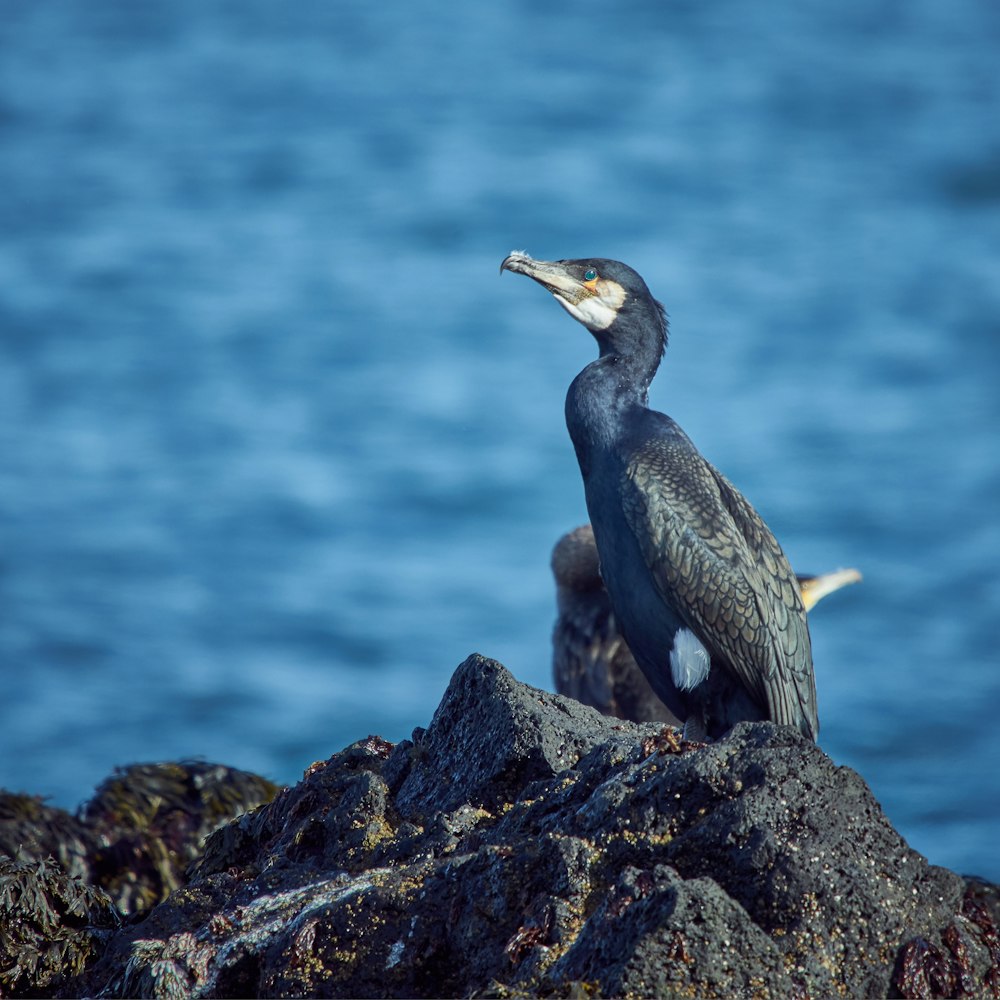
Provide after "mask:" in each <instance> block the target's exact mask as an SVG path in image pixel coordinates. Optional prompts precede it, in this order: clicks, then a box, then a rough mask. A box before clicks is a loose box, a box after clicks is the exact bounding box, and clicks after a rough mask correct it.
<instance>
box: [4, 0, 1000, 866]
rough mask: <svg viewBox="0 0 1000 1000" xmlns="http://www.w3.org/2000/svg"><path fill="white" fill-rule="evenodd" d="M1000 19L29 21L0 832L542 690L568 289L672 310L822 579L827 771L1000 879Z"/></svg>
mask: <svg viewBox="0 0 1000 1000" xmlns="http://www.w3.org/2000/svg"><path fill="white" fill-rule="evenodd" d="M998 65H1000V6H998V5H997V4H996V3H995V2H993V0H954V2H952V3H948V4H940V3H937V2H933V0H905V2H882V3H874V4H873V3H871V2H870V0H843V2H840V3H836V4H834V3H830V2H819V0H804V2H801V3H798V4H795V5H787V4H780V3H775V2H762V3H756V4H745V3H740V2H736V0H720V2H716V3H712V4H703V3H693V2H679V3H677V2H674V3H660V2H651V0H631V2H630V0H626V2H623V3H621V4H617V5H608V4H604V3H598V2H596V0H576V2H575V3H573V4H562V3H558V4H538V3H529V2H525V0H512V2H508V3H504V4H487V5H473V4H466V5H458V4H448V3H429V2H414V3H408V4H398V5H392V4H389V5H387V4H371V3H367V2H360V0H337V2H322V3H321V2H314V0H304V2H299V3H295V4H277V3H270V2H266V0H239V2H235V0H234V2H231V3H225V2H204V0H170V2H169V3H167V2H151V3H143V4H134V3H129V2H126V0H121V2H112V0H88V2H87V3H85V4H83V3H73V2H61V0H55V2H48V3H44V4H43V3H38V2H36V0H6V2H5V3H4V14H3V18H2V19H0V677H2V686H3V688H2V691H3V693H2V700H0V785H4V786H6V787H7V788H10V789H16V790H25V791H30V792H33V793H38V794H43V795H47V796H50V797H51V799H52V800H53V801H54V802H55V803H56V804H58V805H62V806H65V807H68V808H73V807H75V806H76V805H77V804H78V803H79V802H80V801H82V800H83V799H85V798H87V797H88V796H89V794H90V792H91V790H92V788H93V786H94V785H95V783H97V782H99V781H100V780H101V779H102V778H104V777H105V776H106V775H107V774H108V773H109V772H110V771H111V770H112V769H113V768H114V767H115V766H116V765H120V764H126V763H130V762H133V761H138V760H143V761H145V760H157V759H170V758H179V757H189V756H201V757H204V758H207V759H210V760H219V761H222V762H225V763H227V764H230V765H235V766H241V767H245V768H249V769H252V770H255V771H258V772H260V773H263V774H265V775H267V776H269V777H271V778H273V779H277V780H281V781H287V782H292V781H295V780H297V779H298V777H299V776H300V774H301V772H302V770H303V768H305V767H306V766H308V765H309V764H310V763H311V762H312V761H313V760H315V759H319V758H324V757H327V756H329V755H330V754H331V753H333V752H335V751H336V750H339V749H340V748H342V747H343V746H344V745H346V744H347V743H349V742H350V741H353V740H355V739H358V738H361V737H364V736H366V735H367V734H369V733H379V734H381V735H383V736H385V737H386V738H388V739H390V740H398V739H401V738H403V737H405V736H407V735H409V733H410V730H411V729H412V728H413V727H414V726H418V725H426V724H427V723H428V722H429V720H430V717H431V714H432V713H433V710H434V708H435V706H436V705H437V703H438V701H439V700H440V697H441V695H442V693H443V692H444V689H445V687H446V685H447V682H448V680H449V677H450V675H451V673H452V671H453V670H454V668H455V667H456V666H457V664H458V663H459V662H460V661H461V660H463V659H464V658H465V656H466V655H467V654H469V653H470V652H472V651H479V652H482V653H484V654H487V655H490V656H493V657H496V658H498V659H500V660H501V661H502V662H503V663H505V664H506V666H507V667H508V668H510V669H511V670H512V671H513V672H514V673H515V674H516V675H517V676H518V677H519V678H520V679H522V680H524V681H527V682H530V683H532V684H535V685H539V686H543V687H549V686H550V674H549V670H550V667H549V653H550V646H549V637H550V629H551V625H552V621H553V617H554V595H553V587H552V583H551V577H550V574H549V568H548V558H549V552H550V549H551V546H552V545H553V543H554V542H555V541H556V539H557V537H558V536H559V535H560V534H561V533H562V532H563V531H565V530H567V529H569V528H571V527H573V526H574V525H576V524H578V523H581V522H583V521H585V520H586V512H585V508H584V503H583V495H582V489H581V486H580V482H579V475H578V472H577V469H576V465H575V460H574V457H573V453H572V448H571V446H570V442H569V439H568V437H567V434H566V430H565V427H564V424H563V415H562V407H563V398H564V394H565V390H566V387H567V386H568V384H569V382H570V380H571V379H572V378H573V376H574V375H575V374H576V372H577V371H578V370H579V369H580V368H581V367H582V366H583V365H584V364H585V363H587V362H588V361H589V360H590V359H591V358H592V357H593V356H594V345H593V342H592V341H591V338H590V337H589V336H588V335H587V333H586V331H584V330H583V328H582V327H580V326H578V325H577V324H575V323H573V322H572V320H570V319H569V318H568V317H567V316H565V315H564V314H563V313H562V311H561V310H560V309H559V308H558V306H557V305H556V304H555V303H554V302H553V301H552V300H551V299H550V297H549V296H547V295H546V294H545V293H544V292H542V290H541V289H539V288H537V287H536V286H534V285H532V284H531V283H530V282H527V281H525V280H524V279H521V278H515V277H511V276H509V275H506V276H504V278H503V279H502V280H501V279H500V278H499V277H498V273H497V272H498V267H499V264H500V261H501V259H502V258H503V257H504V256H505V254H506V253H507V252H508V251H509V250H511V249H512V248H515V247H516V248H522V247H526V248H527V249H528V250H529V251H530V252H532V253H533V254H535V255H536V256H540V257H548V258H559V257H579V256H591V255H593V256H607V257H618V258H620V259H623V260H626V261H627V262H629V263H631V264H632V265H633V266H635V267H636V268H637V269H638V270H639V271H640V272H641V273H642V274H643V275H644V276H645V278H646V279H647V281H648V283H649V285H650V286H651V287H652V289H653V290H654V292H655V293H656V294H657V295H658V296H659V297H660V298H662V299H663V300H664V302H665V304H666V305H667V308H668V311H669V313H670V316H671V320H672V341H671V346H670V348H669V350H668V352H667V356H666V361H665V364H664V367H663V369H662V370H661V373H660V375H659V377H658V379H657V380H656V382H654V385H653V390H652V393H651V401H652V403H653V404H654V405H655V406H656V407H657V408H659V409H663V410H666V411H667V412H669V413H670V414H671V415H672V416H673V417H675V419H677V420H678V421H679V422H680V423H681V425H682V426H683V427H684V428H685V429H686V430H687V431H688V433H689V434H690V435H691V437H692V438H693V439H694V440H695V442H696V443H697V444H698V446H699V447H700V449H701V450H702V452H703V453H704V454H705V455H706V456H707V457H708V458H709V459H710V460H711V461H713V462H714V463H715V464H717V465H718V466H719V467H720V468H721V469H723V470H724V471H725V472H726V474H727V475H728V476H729V477H730V478H731V479H732V480H734V481H735V482H736V484H737V485H738V486H739V487H740V488H741V489H742V490H743V491H744V492H745V493H746V494H747V495H748V496H749V497H750V499H751V501H752V502H753V503H754V504H755V505H756V506H757V507H758V509H759V510H760V511H761V512H762V513H763V515H764V516H765V518H766V519H767V520H768V522H769V524H770V525H771V527H772V528H773V529H774V531H775V533H776V534H777V535H778V537H779V539H780V540H781V541H782V543H783V544H784V546H785V548H786V551H787V552H788V553H789V556H790V558H791V561H792V563H793V565H794V566H795V567H796V568H798V569H800V570H811V571H822V570H829V569H833V568H835V567H837V566H846V565H854V566H857V567H859V568H860V569H861V570H862V571H863V573H864V575H865V580H864V583H863V584H862V585H861V586H859V587H854V588H852V589H850V590H848V591H845V592H843V593H841V594H838V595H835V596H833V597H831V598H829V599H828V600H827V601H826V602H824V603H823V604H822V605H821V606H820V607H819V609H818V610H817V611H815V612H814V613H813V615H812V632H813V642H814V649H815V660H816V670H817V677H818V687H819V697H820V714H821V718H822V725H823V729H822V733H821V743H822V746H823V748H824V749H825V750H826V752H827V753H829V754H830V756H831V757H832V758H833V759H834V760H835V761H837V762H838V763H842V764H847V765H850V766H852V767H855V768H857V769H858V770H859V771H860V772H861V773H862V774H863V775H864V777H865V778H866V779H867V780H868V782H869V783H870V784H871V786H872V788H873V790H874V792H875V794H876V795H877V797H878V798H879V800H880V801H881V802H882V803H883V805H884V807H885V809H886V811H887V813H888V815H889V816H890V818H891V819H892V820H893V821H894V822H895V823H896V824H897V826H898V828H899V829H900V830H901V831H902V833H903V834H904V835H905V836H906V837H907V838H908V839H909V841H910V842H911V843H912V844H913V845H914V846H915V847H916V848H917V849H919V850H921V851H922V852H924V853H925V854H926V855H927V856H928V857H929V858H930V859H931V860H932V861H934V862H937V863H940V864H945V865H948V866H951V867H955V868H957V869H959V870H961V871H963V872H977V873H980V874H983V875H986V876H991V877H992V878H994V879H997V878H1000V858H998V855H997V849H996V845H997V841H998V834H1000V795H998V792H1000V779H998V777H997V773H998V764H1000V726H997V724H996V716H997V709H998V702H1000V698H998V696H1000V652H998V639H1000V634H998V633H1000V629H998V617H1000V573H998V557H1000V519H998V516H997V515H998V513H1000V509H998V508H1000V442H998V437H1000V435H998V431H1000V73H998V72H997V66H998Z"/></svg>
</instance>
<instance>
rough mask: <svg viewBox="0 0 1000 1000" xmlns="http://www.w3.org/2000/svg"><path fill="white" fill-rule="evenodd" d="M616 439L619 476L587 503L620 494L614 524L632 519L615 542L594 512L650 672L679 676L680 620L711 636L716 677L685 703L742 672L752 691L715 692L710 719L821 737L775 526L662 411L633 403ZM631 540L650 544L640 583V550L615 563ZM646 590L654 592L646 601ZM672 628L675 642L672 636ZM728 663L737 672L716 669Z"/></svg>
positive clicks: (636, 645) (804, 627)
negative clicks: (673, 665)
mask: <svg viewBox="0 0 1000 1000" xmlns="http://www.w3.org/2000/svg"><path fill="white" fill-rule="evenodd" d="M612 450H613V451H614V452H615V453H616V454H615V457H614V459H613V460H605V461H604V462H603V463H601V464H603V466H604V467H605V469H607V470H610V469H611V468H614V467H617V469H618V470H620V471H619V472H618V475H619V477H620V478H619V481H618V483H617V484H615V488H614V489H608V488H607V487H602V486H600V485H597V484H595V486H594V487H593V488H592V487H591V486H590V485H589V484H588V503H589V501H590V497H591V494H592V493H593V494H594V495H595V501H596V505H597V506H598V507H602V508H604V507H607V506H608V505H609V502H610V501H611V498H612V496H613V497H617V498H618V505H619V507H620V517H617V518H616V517H615V516H614V515H612V516H611V517H610V518H606V520H610V521H617V524H616V525H615V526H614V527H613V528H612V529H611V530H612V533H613V534H615V535H620V534H621V533H622V531H623V527H624V530H625V532H626V534H627V537H625V538H620V537H619V538H615V539H613V540H612V541H610V542H609V543H608V544H605V542H608V540H606V539H602V531H601V529H600V527H599V525H598V523H597V521H596V519H595V535H596V536H597V540H598V547H599V549H600V550H601V560H602V570H603V572H604V575H605V579H606V581H607V582H608V590H609V592H610V593H611V598H612V602H613V604H614V607H615V611H616V614H617V615H618V617H619V619H620V621H621V622H622V628H623V631H624V633H625V635H626V638H627V639H628V641H629V644H630V646H633V652H635V654H636V658H637V660H638V661H639V662H640V665H642V666H643V669H644V670H645V671H646V673H647V676H649V678H650V681H651V683H654V685H655V684H656V681H655V680H654V675H656V676H658V677H659V678H660V684H659V685H658V688H660V687H664V686H672V679H670V678H669V676H667V677H665V675H669V673H670V668H669V666H668V665H667V658H668V656H669V649H670V645H671V644H672V640H673V636H674V635H676V630H677V627H678V623H680V625H681V626H683V627H685V628H687V629H690V630H691V631H692V632H693V633H694V635H695V636H696V637H697V638H698V640H700V642H701V643H702V644H703V645H704V646H705V648H706V650H707V651H708V652H709V654H710V656H711V660H712V669H713V671H716V675H715V676H714V677H712V678H711V681H712V683H708V682H706V683H705V684H704V685H702V688H701V690H698V689H696V690H695V691H693V692H691V694H690V696H684V695H681V696H680V697H681V700H682V701H684V702H686V703H687V704H686V707H687V708H688V709H689V710H692V709H691V703H692V702H694V703H695V706H696V707H697V704H698V703H699V701H701V700H704V699H705V698H708V697H709V695H710V694H711V692H712V691H713V688H716V687H718V685H719V684H720V683H721V682H722V681H724V680H728V681H735V682H736V684H737V688H740V687H741V688H742V689H743V693H745V694H746V695H748V696H749V699H748V698H747V697H742V698H741V697H739V695H740V694H741V692H740V691H739V690H738V689H737V690H736V691H735V692H734V691H729V690H727V691H724V692H722V693H721V694H718V693H717V696H715V697H714V699H713V704H715V705H716V707H714V708H712V707H705V706H703V707H705V710H706V711H707V712H708V713H709V714H710V715H719V714H720V713H721V714H722V715H723V716H724V717H722V718H718V719H710V720H709V721H708V728H709V729H710V730H711V729H713V728H714V729H715V730H717V731H718V730H724V729H727V728H729V727H730V726H731V725H733V724H734V723H735V722H737V721H740V718H745V717H754V718H769V719H772V720H773V721H775V722H780V723H784V724H788V725H794V726H797V727H798V728H799V729H801V730H802V732H803V733H805V734H807V735H809V736H810V737H812V738H815V735H816V733H817V731H818V720H817V714H816V693H815V682H814V678H813V670H812V654H811V646H810V641H809V630H808V624H807V622H806V617H805V608H804V607H803V604H802V599H801V596H800V594H799V591H798V587H797V585H796V580H795V575H794V573H793V572H792V570H791V567H790V566H789V565H788V560H787V559H786V558H785V555H784V553H783V552H782V550H781V547H780V546H779V545H778V543H777V541H776V540H775V538H774V536H773V534H772V533H771V532H770V530H769V529H768V528H767V526H766V525H765V524H764V522H763V520H762V519H761V518H760V516H759V515H758V514H757V512H756V511H755V510H754V509H753V507H752V506H751V505H750V504H749V502H748V501H747V500H746V499H745V498H744V497H743V496H742V494H740V493H739V491H738V490H737V489H736V488H735V487H734V486H733V485H732V484H731V483H729V481H728V480H727V479H726V478H725V477H724V476H722V475H721V473H719V472H718V471H717V470H716V469H715V468H714V467H713V466H712V465H711V464H710V463H708V462H707V461H706V460H705V459H704V458H703V457H702V456H701V454H700V453H699V452H698V451H697V449H696V448H695V447H694V445H693V444H692V443H691V441H690V439H689V438H688V437H687V435H686V434H685V433H684V432H683V431H682V430H681V429H680V427H679V426H678V425H677V424H676V423H675V422H674V421H673V420H671V419H670V418H669V417H667V416H665V415H664V414H662V413H657V412H655V411H651V410H648V409H646V408H645V407H636V408H634V409H633V410H632V411H631V412H630V413H629V414H628V415H627V417H626V419H625V420H623V422H622V427H621V433H620V434H619V435H618V440H617V442H616V445H615V447H614V448H613V449H612ZM591 516H592V517H593V516H594V512H593V511H591ZM630 545H634V546H635V548H636V549H637V550H638V552H639V554H640V559H639V561H638V566H639V568H640V570H641V571H643V572H645V574H646V575H647V577H648V586H647V587H646V588H644V587H643V586H641V585H639V586H637V584H636V582H635V577H636V575H637V574H636V561H635V556H634V554H633V555H631V556H629V555H626V556H625V562H626V564H627V566H626V567H623V570H624V571H617V570H616V569H615V568H612V567H611V566H610V565H607V566H606V565H605V564H606V563H611V562H616V561H617V560H618V559H619V558H620V556H619V552H618V551H617V550H624V549H626V548H628V547H629V546H630ZM606 549H607V554H605V550H606ZM650 590H651V591H652V592H654V593H655V595H656V597H657V598H658V600H659V602H660V604H661V610H660V615H661V622H660V623H659V624H658V623H656V622H654V621H653V620H652V618H651V615H652V614H653V612H654V611H655V608H654V607H651V605H650V601H649V591H650ZM637 591H638V592H639V593H640V594H642V593H645V598H644V599H643V598H640V600H639V602H638V605H637V602H636V601H635V598H634V594H635V593H636V592H637ZM664 625H665V627H664ZM670 630H673V632H672V634H671V642H670V644H668V645H666V646H664V637H665V632H669V631H670ZM720 667H721V668H722V670H723V671H725V672H727V674H728V675H729V676H728V678H723V677H720V676H718V673H717V670H718V668H720ZM674 700H677V696H676V695H675V696H674ZM668 703H669V702H668ZM718 706H728V707H726V708H719V707H718ZM754 706H756V708H757V711H756V712H754V708H753V707H754ZM671 707H672V708H673V705H671ZM675 711H676V709H675ZM735 716H738V717H735Z"/></svg>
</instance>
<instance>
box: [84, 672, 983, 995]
mask: <svg viewBox="0 0 1000 1000" xmlns="http://www.w3.org/2000/svg"><path fill="white" fill-rule="evenodd" d="M189 874H190V879H189V883H188V885H187V887H186V888H183V889H181V890H179V891H177V892H174V893H173V894H171V895H170V897H169V898H168V899H167V900H166V901H165V902H163V903H161V904H160V905H159V906H157V907H156V908H155V909H153V910H152V912H151V913H150V914H149V915H148V916H147V917H146V918H145V919H144V920H142V921H141V922H138V923H135V924H133V925H132V926H128V927H125V928H123V929H121V930H120V931H118V932H116V933H115V934H114V936H113V937H112V939H111V941H110V943H109V945H108V947H107V948H106V950H105V952H104V955H103V957H102V958H101V960H100V961H99V962H98V963H97V964H96V965H93V966H91V967H90V968H89V970H88V972H87V973H86V974H85V975H84V976H82V977H80V978H79V979H77V980H76V981H75V982H72V983H70V984H69V985H68V986H67V987H66V992H67V994H68V993H70V992H72V991H74V990H75V991H76V992H78V993H84V994H88V995H93V994H96V993H102V994H103V995H115V996H133V995H138V996H158V997H174V996H195V997H199V996H204V997H208V996H303V995H308V996H330V997H335V996H345V997H346V996H361V997H364V996H442V995H443V996H470V995H494V996H534V995H545V996H650V995H658V996H675V995H681V996H747V997H749V996H754V997H769V996H772V997H789V996H802V997H807V996H811V997H827V996H838V995H839V996H889V995H896V996H898V995H903V996H935V995H995V987H996V984H997V970H998V968H1000V964H998V951H1000V948H998V940H1000V939H998V936H997V930H996V925H995V923H994V918H993V911H992V909H991V907H992V906H993V905H994V903H995V899H996V897H995V895H991V894H993V893H994V888H993V887H990V886H985V885H979V884H967V883H966V882H965V881H964V880H963V879H961V878H959V877H958V876H957V875H954V874H953V873H951V872H948V871H946V870H944V869H941V868H936V867H933V866H931V865H928V864H927V862H926V860H925V859H924V858H922V857H921V856H920V855H918V854H916V853H915V852H913V851H911V850H910V849H909V848H908V847H907V845H906V844H905V843H904V841H903V840H902V839H901V838H900V837H899V835H898V834H897V833H896V832H895V831H894V830H893V829H892V827H891V826H890V825H889V823H888V821H887V820H886V818H885V816H884V815H883V813H882V811H881V809H880V808H879V806H878V804H877V803H876V802H875V800H874V798H873V797H872V795H871V793H870V791H869V790H868V788H867V786H866V785H865V783H864V782H863V781H862V779H861V778H860V777H859V776H858V775H857V774H856V773H854V772H853V771H850V770H848V769H846V768H838V767H836V766H835V765H834V764H833V763H832V762H831V761H830V760H829V758H827V757H826V756H825V755H824V754H823V752H822V751H821V750H820V749H819V748H818V747H816V746H815V745H814V744H813V743H811V742H809V741H807V740H804V739H803V738H801V737H800V736H798V735H797V734H796V733H795V732H793V731H792V730H790V729H787V728H780V727H776V726H774V725H771V724H769V723H755V724H743V725H740V726H738V727H737V728H736V729H735V730H734V731H733V732H732V733H731V734H730V735H729V736H728V737H727V738H726V739H724V740H721V741H720V742H718V743H715V744H712V745H709V746H700V745H694V744H687V743H683V742H682V741H681V740H680V738H679V734H677V733H676V731H675V730H669V729H661V727H658V726H653V725H646V726H637V725H633V724H631V723H626V722H621V721H619V720H614V719H609V718H605V717H602V716H600V715H599V714H598V713H597V712H595V711H593V710H590V709H585V708H583V707H581V706H579V705H577V704H575V703H573V702H570V701H568V700H566V699H563V698H560V697H558V696H554V695H549V694H546V693H544V692H541V691H537V690H535V689H533V688H530V687H527V686H526V685H523V684H519V683H517V682H516V681H515V680H514V679H513V678H512V677H511V676H510V675H509V674H508V673H507V671H506V670H504V668H503V667H501V666H500V665H499V664H497V663H495V662H493V661H490V660H485V659H483V658H481V657H478V656H474V657H470V659H469V660H467V661H466V662H465V663H464V664H462V666H461V667H459V669H458V671H457V672H456V674H455V676H454V678H453V680H452V683H451V685H450V686H449V688H448V691H447V693H446V695H445V698H444V700H443V701H442V703H441V706H440V707H439V709H438V711H437V713H436V714H435V716H434V719H433V721H432V722H431V725H430V726H429V727H428V729H427V730H426V732H422V733H418V734H416V737H415V739H414V741H413V742H410V741H404V742H403V743H401V744H399V745H397V746H396V747H395V748H392V747H391V746H390V745H389V744H387V743H386V742H385V741H384V740H381V739H379V738H377V737H371V738H369V739H368V740H364V741H361V742H359V743H356V744H354V745H353V746H351V747H348V748H347V749H346V750H344V751H342V752H341V753H339V754H337V755H336V756H334V757H332V758H331V759H330V760H328V761H326V762H324V763H322V764H317V765H314V766H313V767H312V768H310V770H309V771H308V772H307V774H306V775H305V777H304V778H303V780H302V782H300V783H299V784H298V785H297V786H295V787H294V788H290V789H286V790H284V791H283V792H281V793H280V794H279V795H278V796H277V798H276V799H275V800H274V801H273V802H272V803H270V804H269V805H267V806H264V807H262V808H260V809H258V810H256V811H255V812H253V813H248V814H246V815H244V816H242V817H240V818H239V819H238V820H236V821H234V822H233V823H230V824H229V825H227V826H225V827H223V828H222V829H220V830H218V831H217V832H216V833H215V834H213V835H212V836H211V837H210V838H209V840H208V843H207V845H206V850H205V853H204V856H203V858H202V860H201V861H200V863H199V864H198V865H197V866H196V868H195V869H194V870H193V871H191V872H190V873H189Z"/></svg>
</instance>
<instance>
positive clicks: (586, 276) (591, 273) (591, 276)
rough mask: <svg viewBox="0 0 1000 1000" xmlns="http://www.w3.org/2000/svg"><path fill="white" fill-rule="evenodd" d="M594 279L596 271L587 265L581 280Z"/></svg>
mask: <svg viewBox="0 0 1000 1000" xmlns="http://www.w3.org/2000/svg"><path fill="white" fill-rule="evenodd" d="M596 279H597V272H596V271H595V270H594V269H593V268H592V267H588V268H587V271H586V273H585V274H584V276H583V280H584V281H595V280H596Z"/></svg>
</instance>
